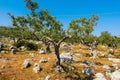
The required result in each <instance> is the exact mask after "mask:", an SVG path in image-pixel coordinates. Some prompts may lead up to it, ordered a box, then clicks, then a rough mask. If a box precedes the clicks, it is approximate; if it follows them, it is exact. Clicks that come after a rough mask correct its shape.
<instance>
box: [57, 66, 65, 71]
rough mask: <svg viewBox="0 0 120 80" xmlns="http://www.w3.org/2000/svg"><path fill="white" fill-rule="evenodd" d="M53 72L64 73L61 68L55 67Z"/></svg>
mask: <svg viewBox="0 0 120 80" xmlns="http://www.w3.org/2000/svg"><path fill="white" fill-rule="evenodd" d="M55 72H64V69H63V67H62V66H56V68H55Z"/></svg>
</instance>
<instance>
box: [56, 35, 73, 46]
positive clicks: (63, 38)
mask: <svg viewBox="0 0 120 80" xmlns="http://www.w3.org/2000/svg"><path fill="white" fill-rule="evenodd" d="M70 37H71V36H65V37H64V38H63V39H61V40H60V41H59V42H58V43H57V45H60V44H61V43H62V42H63V41H65V40H66V39H67V38H70Z"/></svg>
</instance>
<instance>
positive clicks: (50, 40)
mask: <svg viewBox="0 0 120 80" xmlns="http://www.w3.org/2000/svg"><path fill="white" fill-rule="evenodd" d="M43 39H47V40H48V41H47V42H51V43H52V44H53V45H55V42H54V41H53V40H52V39H51V38H49V37H46V36H43V37H42V40H43Z"/></svg>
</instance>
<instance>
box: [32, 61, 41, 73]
mask: <svg viewBox="0 0 120 80" xmlns="http://www.w3.org/2000/svg"><path fill="white" fill-rule="evenodd" d="M33 71H34V72H35V73H38V72H40V71H41V66H40V64H39V63H35V64H34V68H33Z"/></svg>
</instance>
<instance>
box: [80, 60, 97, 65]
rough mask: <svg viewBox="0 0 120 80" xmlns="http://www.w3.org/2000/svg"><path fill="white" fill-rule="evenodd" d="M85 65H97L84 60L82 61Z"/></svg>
mask: <svg viewBox="0 0 120 80" xmlns="http://www.w3.org/2000/svg"><path fill="white" fill-rule="evenodd" d="M81 62H82V63H83V64H86V65H88V66H94V65H95V64H94V63H92V62H90V61H88V60H83V61H81Z"/></svg>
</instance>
